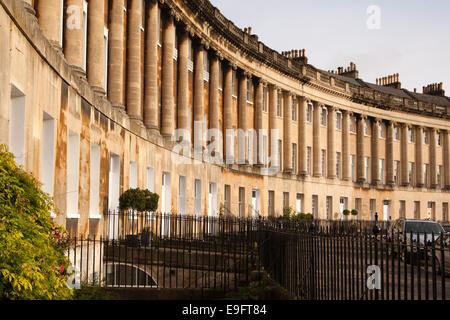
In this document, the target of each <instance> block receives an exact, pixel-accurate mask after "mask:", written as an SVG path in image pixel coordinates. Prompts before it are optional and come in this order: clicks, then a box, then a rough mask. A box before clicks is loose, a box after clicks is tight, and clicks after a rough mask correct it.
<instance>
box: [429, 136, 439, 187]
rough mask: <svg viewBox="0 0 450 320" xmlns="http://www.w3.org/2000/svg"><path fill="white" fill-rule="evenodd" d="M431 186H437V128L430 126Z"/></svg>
mask: <svg viewBox="0 0 450 320" xmlns="http://www.w3.org/2000/svg"><path fill="white" fill-rule="evenodd" d="M429 132H430V186H431V188H436V187H437V170H436V129H435V128H430V130H429Z"/></svg>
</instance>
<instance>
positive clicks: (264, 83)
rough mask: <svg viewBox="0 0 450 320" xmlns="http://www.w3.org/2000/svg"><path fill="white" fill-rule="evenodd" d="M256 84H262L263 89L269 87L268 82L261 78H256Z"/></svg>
mask: <svg viewBox="0 0 450 320" xmlns="http://www.w3.org/2000/svg"><path fill="white" fill-rule="evenodd" d="M255 82H256V84H257V85H258V84H261V85H262V86H263V87H265V86H267V81H266V80H265V79H263V78H261V77H255Z"/></svg>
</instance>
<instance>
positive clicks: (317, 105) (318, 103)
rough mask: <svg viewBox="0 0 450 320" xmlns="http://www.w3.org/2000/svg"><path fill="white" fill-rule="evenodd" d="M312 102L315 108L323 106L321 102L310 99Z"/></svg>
mask: <svg viewBox="0 0 450 320" xmlns="http://www.w3.org/2000/svg"><path fill="white" fill-rule="evenodd" d="M312 104H313V106H314V108H316V107H317V108H321V107H323V103H322V102H319V101H315V100H312Z"/></svg>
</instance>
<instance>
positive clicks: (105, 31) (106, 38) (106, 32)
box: [103, 27, 109, 92]
mask: <svg viewBox="0 0 450 320" xmlns="http://www.w3.org/2000/svg"><path fill="white" fill-rule="evenodd" d="M103 41H104V42H105V48H104V49H105V50H104V51H105V52H104V55H105V57H104V58H105V61H104V66H103V67H104V73H105V91H106V92H107V91H108V58H109V57H108V55H109V48H108V43H109V30H108V28H106V27H105V28H104V29H103Z"/></svg>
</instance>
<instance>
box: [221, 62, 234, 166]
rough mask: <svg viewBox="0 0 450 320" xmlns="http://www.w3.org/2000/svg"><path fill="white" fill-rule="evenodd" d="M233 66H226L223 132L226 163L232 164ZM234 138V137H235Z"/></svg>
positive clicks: (224, 75)
mask: <svg viewBox="0 0 450 320" xmlns="http://www.w3.org/2000/svg"><path fill="white" fill-rule="evenodd" d="M232 96H233V64H232V63H230V62H228V63H226V64H225V66H224V72H223V130H224V134H223V136H224V137H225V138H224V144H223V145H224V150H223V154H224V155H225V161H226V162H227V163H231V162H233V161H234V155H233V154H234V152H232V150H234V139H233V138H232V136H231V133H230V134H228V133H227V130H228V131H232V130H233V97H232ZM233 137H234V135H233Z"/></svg>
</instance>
